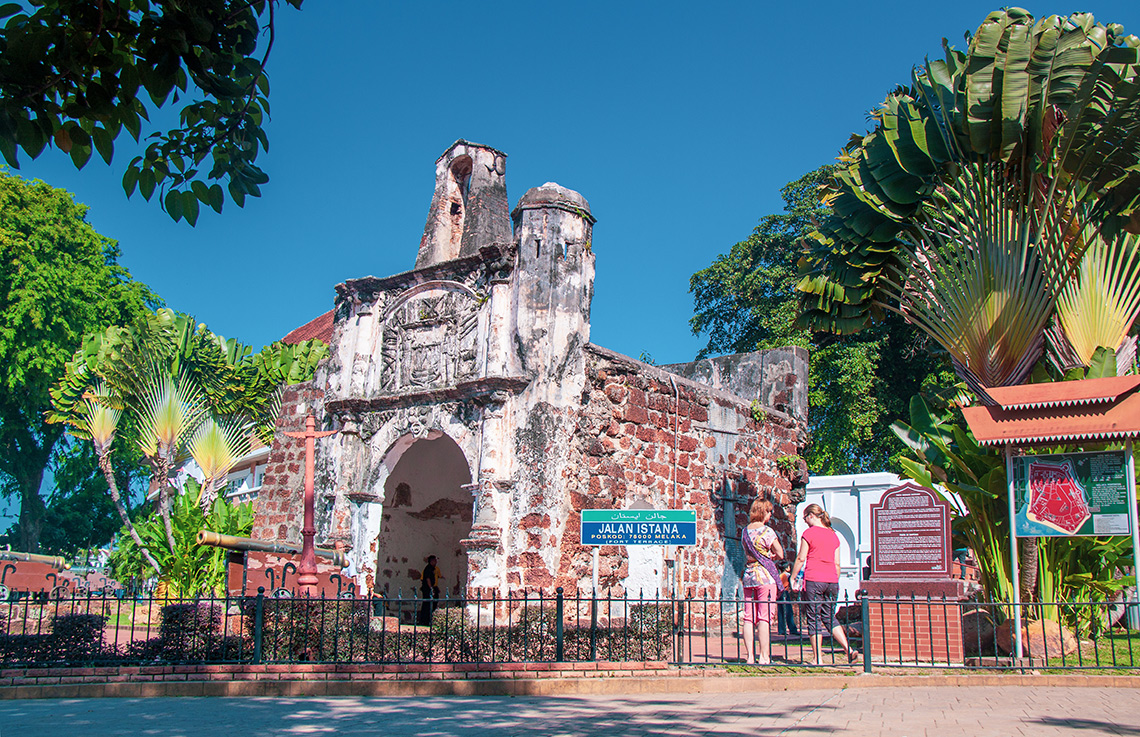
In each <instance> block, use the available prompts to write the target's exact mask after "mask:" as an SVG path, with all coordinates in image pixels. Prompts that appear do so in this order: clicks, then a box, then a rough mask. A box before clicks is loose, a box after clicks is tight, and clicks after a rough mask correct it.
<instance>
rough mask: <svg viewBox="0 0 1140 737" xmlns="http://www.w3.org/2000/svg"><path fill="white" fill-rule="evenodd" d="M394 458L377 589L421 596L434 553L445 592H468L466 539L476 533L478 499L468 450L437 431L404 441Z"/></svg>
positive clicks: (398, 444) (380, 542)
mask: <svg viewBox="0 0 1140 737" xmlns="http://www.w3.org/2000/svg"><path fill="white" fill-rule="evenodd" d="M392 454H398V456H397V458H396V460H395V465H394V466H393V467H392V471H391V473H389V475H388V478H387V480H386V481H385V482H384V508H383V521H382V523H381V528H380V535H379V537H378V539H377V557H376V563H377V565H376V589H377V590H379V591H385V592H387V593H388V594H389V595H392V596H394V595H396V594H398V593H400V592H402V593H403V595H404V596H419V587H420V572H421V571H422V570H423V569H424V566H425V565H426V564H427V558H428V556H430V555H434V556H436V558H437V559H438V566H439V568H440V573H441V575H442V580H441V581H440V588H441V589H443V590H444V591H445V592H454V591H455V590H456V588H457V587H458V588H464V587H465V586H466V583H467V556H466V553H465V552H464V550H463V547H462V546H461V545H460V540H463V539H464V538H466V537H468V536H469V535H470V533H471V517H472V510H473V507H474V501H473V499H472V497H471V493H470V492H469V491H468V490H467V489H465V488H464V486H466V485H467V484H469V483H470V482H471V470H470V467H469V466H468V464H467V459H466V458H465V457H464V455H463V451H462V450H460V448H459V446H458V445H456V444H455V441H454V440H452V439H451V438H449V437H448V436H447V435H444V434H443V433H432V434H431V435H429V436H428V437H426V438H420V439H413V438H411V437H410V436H405V437H403V438H401V439H400V440H398V441H397V442H396V443H395V445H393V447H392V449H391V450H389V455H392ZM389 460H390V459H389Z"/></svg>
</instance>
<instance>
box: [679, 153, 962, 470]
mask: <svg viewBox="0 0 1140 737" xmlns="http://www.w3.org/2000/svg"><path fill="white" fill-rule="evenodd" d="M834 170H835V167H834V166H823V167H820V168H819V169H816V170H815V171H812V172H809V173H808V174H805V175H804V176H802V177H800V178H799V179H797V180H796V181H794V182H791V183H789V184H788V185H786V186H785V187H784V188H783V189H782V190H781V194H782V195H783V198H784V203H785V207H784V212H783V213H779V214H773V215H766V216H764V217H763V218H761V220H760V223H759V224H758V225H757V226H756V229H755V230H754V231H753V232H752V235H750V236H749V237H748V239H747V240H744V241H741V242H740V243H737V244H736V245H734V246H733V247H732V249H731V250H730V251H729V252H728V253H727V254H723V255H721V256H718V257H717V259H716V260H715V261H714V262H713V263H712V265H710V266H709V267H708V268H706V269H703V270H701V271H698V272H697V273H696V274H694V275H693V277H692V279H691V281H690V291H691V292H692V293H693V301H694V309H695V315H694V316H693V318H692V320H691V326H692V328H693V332H694V334H698V335H699V334H702V333H704V334H707V335H708V343H707V344H706V346H705V347H704V348H703V349H702V350H701V352H700V357H702V358H703V357H706V356H710V355H717V354H721V353H738V352H744V351H755V350H761V349H765V348H775V347H778V346H785V345H797V346H802V347H804V348H807V349H808V350H809V354H810V366H809V370H810V373H811V382H810V388H809V393H808V402H809V405H810V409H809V412H808V417H809V422H810V425H811V432H812V443H811V445H810V446H809V448H808V450H807V462H808V466H809V468H811V470H812V471H813V472H816V473H861V472H867V471H881V470H883V469H885V468H888V467H889V466H892V465H894V464H893V462H892V459H893V458H894V457H895V456H897V455H898V454H899V453H901V452H902V450H903V446H902V445H901V444H900V443H899V442H898V441H897V440H896V439H895V437H894V436H893V435H892V434H891V433H890V432H889V431H888V430H889V428H890V426H891V423H892V422H894V421H896V420H899V419H901V418H904V417H906V412H907V406H908V404H907V403H908V401H909V399H910V396H911V395H912V394H914V393H915V392H917V391H919V390H921V389H924V388H929V387H932V386H937V385H940V384H941V383H942V382H945V381H949V380H950V379H951V378H952V377H951V375H950V374H949V373H948V372H947V371H946V370H945V366H946V364H945V361H944V360H943V359H942V358H940V357H939V356H932V355H931V354H930V353H929V351H928V350H927V344H928V342H929V341H927V340H926V339H925V338H924V337H923V336H921V335H917V334H915V332H914V331H913V330H899V329H898V327H899V326H900V323H901V320H899V319H898V318H894V319H893V320H891V321H889V322H888V324H884V325H879V326H876V327H874V328H873V329H870V330H867V331H864V332H863V333H860V334H859V335H856V336H842V337H839V336H832V335H827V334H813V333H811V332H810V331H808V330H805V329H801V328H797V327H796V325H795V321H796V317H797V315H798V311H799V305H798V303H797V300H796V295H795V289H794V287H795V283H796V281H797V279H798V276H797V268H796V262H797V261H798V260H799V258H800V255H801V250H802V241H803V239H804V237H805V236H806V235H807V234H808V232H810V231H811V229H812V228H813V222H815V221H818V220H820V219H822V218H824V217H826V216H827V215H828V214H829V210H828V208H827V206H826V205H825V204H823V203H822V202H821V201H820V188H821V187H822V186H824V185H825V184H826V183H828V182H829V181H830V180H831V176H832V174H833V172H834Z"/></svg>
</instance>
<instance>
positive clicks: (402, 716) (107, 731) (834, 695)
mask: <svg viewBox="0 0 1140 737" xmlns="http://www.w3.org/2000/svg"><path fill="white" fill-rule="evenodd" d="M308 734H330V735H331V734H335V735H386V736H393V737H402V736H404V735H457V736H461V737H474V736H476V735H479V736H483V735H486V736H488V737H490V736H491V735H495V736H496V737H500V736H501V737H509V736H511V735H526V737H538V736H540V735H613V736H615V737H626V736H629V737H632V736H634V735H729V736H732V737H755V736H757V735H796V734H799V735H808V734H838V735H852V736H853V735H881V734H888V735H891V737H918V736H920V735H939V737H951V736H953V735H969V736H970V737H975V736H977V737H981V736H985V735H995V736H1001V737H1006V736H1007V735H1034V737H1047V736H1048V735H1062V734H1069V735H1101V734H1107V735H1140V691H1138V690H1135V689H1120V688H1069V687H1040V688H1026V687H1019V686H998V687H977V686H966V687H939V688H932V687H924V686H915V687H904V688H869V689H867V688H851V689H845V690H839V689H813V690H803V691H782V692H767V691H756V692H745V693H716V694H708V693H706V694H668V695H664V694H658V695H654V694H641V695H626V696H565V697H533V696H526V697H514V698H512V697H502V696H489V697H461V696H437V697H419V698H383V697H381V698H367V697H345V698H303V699H295V698H212V699H207V698H149V699H43V700H34V701H22V700H12V701H4V702H0V737H31V736H33V735H34V736H35V737H71V736H72V735H83V737H104V736H109V735H170V736H171V737H182V736H185V737H202V735H213V736H215V737H227V736H229V737H253V736H254V735H257V737H268V736H273V737H278V736H279V737H292V736H294V735H308Z"/></svg>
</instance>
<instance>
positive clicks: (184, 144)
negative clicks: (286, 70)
mask: <svg viewBox="0 0 1140 737" xmlns="http://www.w3.org/2000/svg"><path fill="white" fill-rule="evenodd" d="M286 2H288V4H289V5H292V6H293V7H295V8H300V7H301V2H302V0H286ZM279 5H280V2H279V0H252V1H251V0H195V2H176V1H174V0H105V1H104V2H98V3H78V2H73V1H71V0H34V1H32V2H20V3H5V4H2V5H0V19H3V18H7V20H6V22H5V25H4V27H3V28H0V155H3V157H4V159H5V161H7V162H8V165H9V166H12V167H15V168H19V151H20V150H21V149H22V150H23V151H24V153H26V154H27V155H28V156H30V157H32V158H36V157H37V156H39V155H40V154H41V153H42V152H43V150H44V149H45V148H46V147H51V146H54V147H56V148H58V149H59V150H60V151H62V152H64V153H66V154H69V155H70V156H71V160H72V162H74V164H75V166H76V167H77V168H80V169H82V168H83V166H84V165H85V164H86V163H87V161H88V160H89V159H90V158H91V155H92V154H93V153H94V152H98V154H99V156H101V157H102V158H103V160H104V161H106V162H107V163H108V164H109V163H111V161H112V159H113V157H114V155H115V142H116V141H118V140H120V137H121V135H122V134H123V132H124V131H125V132H126V133H127V134H129V135H130V136H131V137H132V138H133V139H134V140H135V141H139V140H140V139H142V138H143V137H145V138H146V139H148V140H149V141H150V142H149V143H148V144H147V145H146V149H145V151H144V153H143V154H142V155H141V156H138V157H136V158H134V159H133V160H132V161H131V162H130V163H129V164H128V165H127V168H126V173H125V174H124V175H123V188H124V189H125V190H126V192H127V195H128V196H129V195H131V194H132V193H134V191H135V189H136V188H137V189H138V191H139V192H140V193H141V194H142V196H143V197H144V198H146V199H147V200H149V199H151V197H152V196H153V195H154V193H155V192H156V191H157V192H158V193H159V202H160V204H161V206H162V207H163V208H164V209H165V210H166V212H167V213H168V214H169V215H170V217H172V218H174V220H176V221H177V220H180V219H183V218H185V219H186V221H187V222H189V223H190V224H191V225H193V224H194V223H195V222H196V221H197V218H198V211H199V206H200V205H206V206H209V207H212V208H213V209H214V210H216V211H218V212H221V210H222V205H223V203H224V201H225V199H226V191H228V192H229V198H230V199H231V200H232V201H233V202H234V203H236V204H237V205H238V206H239V207H240V206H242V205H243V204H244V203H245V198H246V197H247V196H249V197H258V196H260V194H261V190H260V186H261V185H262V184H265V183H266V182H267V181H268V180H269V178H268V176H266V174H265V172H263V171H262V170H261V169H260V168H259V167H258V166H257V164H256V161H257V155H258V153H259V152H261V151H263V150H268V149H269V138H268V137H267V136H266V133H265V130H264V128H263V123H264V120H265V118H266V117H268V115H269V78H268V76H266V73H265V69H266V62H267V61H268V58H269V54H270V51H271V50H272V48H273V39H274V32H275V24H274V14H275V13H276V12H277V10H278V6H279ZM183 98H187V99H186V100H185V101H184V100H183ZM148 100H149V104H148V102H147V101H148ZM179 103H183V104H182V107H181V110H180V112H179V123H178V127H176V128H174V129H172V130H169V131H165V132H162V131H155V132H150V131H151V130H152V129H153V128H154V126H153V124H152V123H151V120H150V115H151V111H152V110H158V109H162V108H165V107H168V106H173V105H177V104H179ZM223 185H224V186H225V190H223Z"/></svg>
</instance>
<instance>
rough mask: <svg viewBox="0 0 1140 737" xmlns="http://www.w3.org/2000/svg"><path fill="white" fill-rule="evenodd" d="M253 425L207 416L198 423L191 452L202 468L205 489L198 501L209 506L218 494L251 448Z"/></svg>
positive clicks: (205, 506) (190, 447) (203, 488)
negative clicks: (222, 420)
mask: <svg viewBox="0 0 1140 737" xmlns="http://www.w3.org/2000/svg"><path fill="white" fill-rule="evenodd" d="M249 446H250V425H249V423H248V422H240V421H232V420H231V421H229V422H226V423H219V422H217V421H216V420H214V418H212V417H211V418H208V419H207V420H206V421H205V422H203V423H202V424H201V425H199V426H198V429H197V430H196V431H195V432H194V436H193V437H192V438H190V443H189V452H190V456H191V457H192V458H193V459H194V462H195V463H197V464H198V468H200V469H202V475H203V480H202V491H201V496H200V498H199V502H198V503H199V504H200V505H201V506H202V509H203V510H207V511H208V510H209V509H210V508H211V507H213V505H214V500H215V499H217V497H218V490H219V489H220V485H224V483H223V482H224V481H225V479H226V478H227V477H228V476H229V473H230V471H231V470H232V469H233V467H234V465H235V464H236V463H237V462H238V460H240V459H241V457H242V456H243V455H245V454H246V453H248V452H249Z"/></svg>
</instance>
